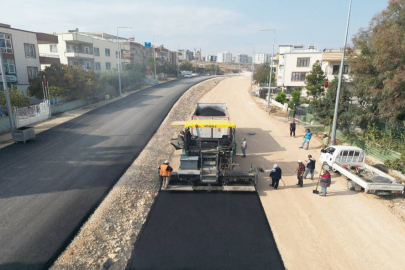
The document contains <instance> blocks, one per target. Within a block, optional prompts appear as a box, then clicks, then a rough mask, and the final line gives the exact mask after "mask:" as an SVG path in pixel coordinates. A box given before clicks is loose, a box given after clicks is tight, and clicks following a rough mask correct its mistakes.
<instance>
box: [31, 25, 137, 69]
mask: <svg viewBox="0 0 405 270" xmlns="http://www.w3.org/2000/svg"><path fill="white" fill-rule="evenodd" d="M55 35H57V36H58V40H59V43H58V44H57V45H39V51H40V54H41V55H47V56H51V57H52V56H58V57H59V59H60V62H61V63H62V64H66V65H69V66H80V67H83V69H85V70H88V69H92V70H96V71H107V70H112V69H114V68H115V69H117V68H118V57H119V54H120V53H121V61H122V66H121V68H122V67H123V66H125V65H126V64H129V63H130V59H128V58H127V57H123V53H124V54H128V53H129V54H130V46H129V45H128V43H127V42H128V40H127V39H125V38H121V37H118V42H119V43H120V45H119V46H120V47H119V48H120V49H119V50H118V49H117V42H116V41H117V37H116V36H114V35H109V34H106V33H82V32H69V33H55ZM119 51H120V52H119ZM42 68H44V66H43V67H42Z"/></svg>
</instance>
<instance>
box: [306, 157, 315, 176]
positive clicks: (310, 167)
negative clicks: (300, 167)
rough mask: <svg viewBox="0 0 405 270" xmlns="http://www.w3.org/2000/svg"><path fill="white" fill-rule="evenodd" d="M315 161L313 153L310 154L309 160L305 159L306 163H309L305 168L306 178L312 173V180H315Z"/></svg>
mask: <svg viewBox="0 0 405 270" xmlns="http://www.w3.org/2000/svg"><path fill="white" fill-rule="evenodd" d="M315 162H316V159H314V158H313V157H312V156H311V155H308V160H305V165H307V168H306V169H305V173H304V179H307V175H308V173H311V180H314V170H315Z"/></svg>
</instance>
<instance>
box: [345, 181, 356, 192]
mask: <svg viewBox="0 0 405 270" xmlns="http://www.w3.org/2000/svg"><path fill="white" fill-rule="evenodd" d="M355 187H356V183H354V182H353V181H352V180H348V181H347V189H348V190H355Z"/></svg>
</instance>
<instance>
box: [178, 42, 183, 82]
mask: <svg viewBox="0 0 405 270" xmlns="http://www.w3.org/2000/svg"><path fill="white" fill-rule="evenodd" d="M180 43H183V42H178V43H177V78H178V77H179V75H180V61H179V55H180Z"/></svg>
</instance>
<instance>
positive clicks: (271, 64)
mask: <svg viewBox="0 0 405 270" xmlns="http://www.w3.org/2000/svg"><path fill="white" fill-rule="evenodd" d="M259 31H264V32H270V31H274V39H273V55H272V57H271V60H270V77H269V94H268V95H267V108H269V107H270V89H271V80H272V77H273V76H272V74H273V72H272V69H273V57H274V44H275V43H276V29H264V30H259Z"/></svg>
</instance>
